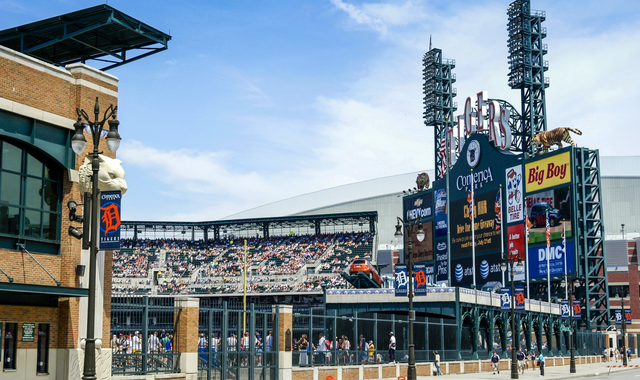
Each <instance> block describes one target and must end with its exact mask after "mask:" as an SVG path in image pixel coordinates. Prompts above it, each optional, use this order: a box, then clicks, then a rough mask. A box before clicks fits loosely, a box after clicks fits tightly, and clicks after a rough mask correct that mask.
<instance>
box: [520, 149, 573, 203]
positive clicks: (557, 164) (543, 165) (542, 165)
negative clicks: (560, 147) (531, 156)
mask: <svg viewBox="0 0 640 380" xmlns="http://www.w3.org/2000/svg"><path fill="white" fill-rule="evenodd" d="M524 173H525V179H526V180H525V186H526V191H527V193H532V192H534V191H538V190H543V189H547V188H550V187H554V186H558V185H562V184H564V183H569V182H571V155H570V151H567V152H564V153H561V154H556V155H553V156H551V157H549V158H543V159H541V160H537V161H533V162H530V163H528V164H525V166H524Z"/></svg>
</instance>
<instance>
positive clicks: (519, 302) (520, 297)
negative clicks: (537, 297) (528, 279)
mask: <svg viewBox="0 0 640 380" xmlns="http://www.w3.org/2000/svg"><path fill="white" fill-rule="evenodd" d="M514 291H515V293H516V294H515V295H514V296H515V303H516V311H517V312H518V313H524V312H525V310H524V301H525V298H524V286H522V285H518V286H516V287H515V290H514Z"/></svg>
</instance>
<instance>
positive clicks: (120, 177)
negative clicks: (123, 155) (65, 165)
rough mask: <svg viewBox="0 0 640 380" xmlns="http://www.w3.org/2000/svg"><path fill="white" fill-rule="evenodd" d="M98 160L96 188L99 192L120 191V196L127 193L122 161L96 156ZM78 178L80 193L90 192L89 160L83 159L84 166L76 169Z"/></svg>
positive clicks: (90, 173) (87, 158)
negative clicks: (98, 168)
mask: <svg viewBox="0 0 640 380" xmlns="http://www.w3.org/2000/svg"><path fill="white" fill-rule="evenodd" d="M98 157H99V158H100V170H99V171H98V188H99V189H100V190H101V191H109V190H120V191H121V192H122V194H124V193H126V192H127V182H126V181H125V180H124V169H123V168H122V161H120V160H118V159H115V158H110V157H107V156H103V155H102V154H100V155H98ZM78 175H79V177H80V189H81V190H82V192H83V193H84V192H91V188H92V185H91V175H92V170H91V159H90V158H89V157H85V159H84V164H82V166H80V168H79V169H78Z"/></svg>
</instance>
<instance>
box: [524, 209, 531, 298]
mask: <svg viewBox="0 0 640 380" xmlns="http://www.w3.org/2000/svg"><path fill="white" fill-rule="evenodd" d="M524 229H525V234H524V255H525V256H524V267H525V269H526V270H527V273H526V276H527V299H531V297H529V287H530V286H529V217H528V216H525V219H524Z"/></svg>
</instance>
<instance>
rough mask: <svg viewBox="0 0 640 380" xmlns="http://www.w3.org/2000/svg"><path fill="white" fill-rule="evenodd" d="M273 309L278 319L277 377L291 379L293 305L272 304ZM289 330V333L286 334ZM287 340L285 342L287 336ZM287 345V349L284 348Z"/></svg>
mask: <svg viewBox="0 0 640 380" xmlns="http://www.w3.org/2000/svg"><path fill="white" fill-rule="evenodd" d="M273 311H274V312H277V313H278V314H277V315H276V318H277V319H278V331H277V334H278V340H277V342H278V378H279V379H291V376H292V366H293V352H292V349H291V348H290V347H292V344H291V343H292V342H291V340H292V338H291V336H292V335H291V333H292V332H293V306H291V305H277V306H273ZM287 331H289V334H287ZM287 336H288V339H289V341H288V342H287V340H286V339H287V338H286V337H287ZM285 347H288V348H289V350H288V351H287V350H285Z"/></svg>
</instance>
